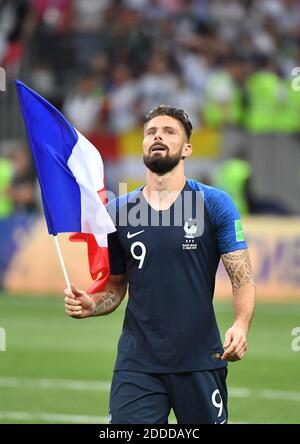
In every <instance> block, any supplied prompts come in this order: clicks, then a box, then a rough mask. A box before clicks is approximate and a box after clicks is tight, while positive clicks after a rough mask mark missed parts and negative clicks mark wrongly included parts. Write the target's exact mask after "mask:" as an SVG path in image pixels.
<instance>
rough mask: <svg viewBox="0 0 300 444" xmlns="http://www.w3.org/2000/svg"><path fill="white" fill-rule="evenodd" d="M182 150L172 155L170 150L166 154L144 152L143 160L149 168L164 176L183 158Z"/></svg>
mask: <svg viewBox="0 0 300 444" xmlns="http://www.w3.org/2000/svg"><path fill="white" fill-rule="evenodd" d="M182 158H183V157H182V150H180V151H179V152H178V153H176V154H174V155H173V156H170V154H169V151H167V153H166V154H164V155H161V154H158V155H156V154H152V155H151V154H147V155H146V154H144V155H143V161H144V164H145V165H146V167H147V168H149V170H150V171H152V173H156V174H158V175H159V176H163V175H164V174H166V173H168V172H169V171H172V170H173V169H174V168H175V167H176V166H177V165H178V164H179V162H180V160H181V159H182Z"/></svg>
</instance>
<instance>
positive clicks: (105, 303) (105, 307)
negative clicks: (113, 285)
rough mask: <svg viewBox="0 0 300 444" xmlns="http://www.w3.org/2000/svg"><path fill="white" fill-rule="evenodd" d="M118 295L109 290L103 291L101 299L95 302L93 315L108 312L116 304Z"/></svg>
mask: <svg viewBox="0 0 300 444" xmlns="http://www.w3.org/2000/svg"><path fill="white" fill-rule="evenodd" d="M117 301H118V296H117V295H116V294H115V293H112V292H111V291H108V292H106V293H104V294H103V295H102V296H101V300H100V301H99V302H98V303H97V305H96V309H95V313H94V315H99V314H101V313H106V312H109V311H110V310H111V309H113V308H114V307H115V306H116V303H117Z"/></svg>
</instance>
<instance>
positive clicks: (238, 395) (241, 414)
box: [0, 294, 300, 423]
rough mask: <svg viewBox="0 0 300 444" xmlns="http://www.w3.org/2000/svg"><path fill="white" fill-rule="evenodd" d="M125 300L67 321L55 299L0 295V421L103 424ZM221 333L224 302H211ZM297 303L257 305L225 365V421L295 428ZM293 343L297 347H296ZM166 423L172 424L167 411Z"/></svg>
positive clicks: (227, 310) (299, 385) (227, 318)
mask: <svg viewBox="0 0 300 444" xmlns="http://www.w3.org/2000/svg"><path fill="white" fill-rule="evenodd" d="M125 305H126V300H125V301H124V302H123V304H122V305H121V306H120V307H119V308H118V310H117V311H115V312H114V313H112V314H110V315H108V316H104V317H98V318H93V319H84V320H73V319H70V318H67V317H66V316H65V314H64V309H63V297H61V298H33V297H18V298H16V297H9V296H7V295H5V294H2V295H0V327H2V328H4V329H5V331H6V337H7V344H6V351H5V352H0V423H18V422H21V423H29V422H31V423H63V422H66V423H84V422H94V423H97V422H98V423H104V422H105V421H106V420H107V416H108V396H109V382H110V379H111V374H112V370H113V365H114V360H115V357H116V349H117V340H118V336H119V334H120V331H121V328H122V321H123V316H124V309H125ZM216 312H217V318H218V321H219V325H220V327H221V331H222V336H224V331H225V329H226V328H227V327H229V326H230V323H231V319H232V313H231V307H230V304H229V303H225V302H222V303H217V304H216ZM299 313H300V304H295V303H290V304H289V303H286V304H258V306H257V310H256V315H255V320H254V322H253V325H252V331H251V334H250V335H249V352H248V355H247V357H246V358H245V359H244V360H243V361H241V362H237V363H232V364H230V366H229V377H228V385H229V391H230V402H229V410H230V418H229V419H230V422H246V423H300V377H299V375H300V351H298V352H295V351H292V347H291V343H292V340H293V336H292V330H293V328H294V327H297V326H298V327H299V326H300V316H299ZM298 344H299V342H298ZM170 421H171V422H175V419H174V415H173V414H171V416H170Z"/></svg>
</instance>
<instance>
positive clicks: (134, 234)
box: [127, 230, 145, 239]
mask: <svg viewBox="0 0 300 444" xmlns="http://www.w3.org/2000/svg"><path fill="white" fill-rule="evenodd" d="M144 231H145V230H142V231H137V232H136V233H131V234H130V233H129V231H128V233H127V239H131V238H132V237H134V236H137V235H138V234H141V233H143V232H144Z"/></svg>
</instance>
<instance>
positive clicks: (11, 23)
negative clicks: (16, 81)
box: [0, 0, 30, 75]
mask: <svg viewBox="0 0 300 444" xmlns="http://www.w3.org/2000/svg"><path fill="white" fill-rule="evenodd" d="M29 13H30V3H29V1H27V0H14V1H9V0H2V1H0V66H1V65H2V66H5V68H6V69H7V70H8V71H11V73H12V75H15V74H16V73H17V72H18V69H19V66H20V63H21V60H22V57H23V54H24V43H25V42H26V39H27V33H26V29H27V27H26V23H27V19H28V17H29Z"/></svg>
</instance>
